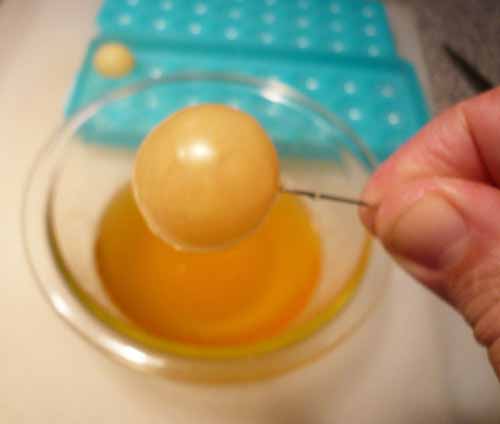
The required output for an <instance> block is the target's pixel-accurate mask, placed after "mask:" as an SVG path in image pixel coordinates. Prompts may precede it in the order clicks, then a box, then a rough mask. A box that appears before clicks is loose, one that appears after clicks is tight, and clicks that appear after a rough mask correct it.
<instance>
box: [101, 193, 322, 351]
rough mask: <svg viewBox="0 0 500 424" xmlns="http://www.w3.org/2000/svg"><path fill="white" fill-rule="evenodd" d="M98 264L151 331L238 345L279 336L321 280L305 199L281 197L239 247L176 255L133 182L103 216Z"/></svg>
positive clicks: (117, 296) (128, 309) (122, 304)
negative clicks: (153, 227) (140, 204)
mask: <svg viewBox="0 0 500 424" xmlns="http://www.w3.org/2000/svg"><path fill="white" fill-rule="evenodd" d="M96 260H97V266H98V270H99V273H100V276H101V279H102V282H103V284H104V287H105V289H106V290H107V292H108V293H109V295H110V297H111V298H112V300H113V301H114V303H115V304H116V305H117V306H118V307H119V308H120V310H121V311H122V312H123V313H124V315H126V316H127V317H128V318H129V319H131V320H132V321H133V322H135V323H136V324H137V325H139V326H140V327H142V328H143V329H145V330H146V331H148V332H150V333H152V334H154V335H156V336H159V337H162V338H165V339H168V340H171V341H178V342H186V343H194V344H198V345H204V346H232V345H241V344H247V343H252V342H257V341H262V340H265V339H268V338H270V337H272V336H275V335H278V334H279V333H280V332H282V331H283V330H285V329H286V328H287V327H288V326H289V324H290V322H291V321H293V319H294V318H296V317H297V316H298V315H299V314H300V312H301V311H302V310H303V308H304V306H305V305H306V304H307V303H308V301H309V299H310V297H311V294H312V292H313V291H314V289H315V287H316V285H317V283H318V278H319V273H320V266H321V244H320V238H319V235H318V234H317V232H316V230H315V229H314V227H313V225H312V223H311V217H310V214H309V211H308V209H307V208H306V206H305V205H304V203H303V202H302V201H301V199H300V198H297V197H295V196H291V195H286V194H285V195H280V197H279V198H278V200H277V201H276V203H275V204H274V206H273V208H272V210H271V211H270V213H269V215H268V217H267V218H266V220H265V222H264V223H263V224H262V225H261V226H260V227H259V228H258V229H257V231H256V232H255V233H253V234H252V235H251V236H250V237H248V238H245V239H244V240H242V241H241V242H239V243H238V244H236V245H235V246H232V247H230V248H228V249H225V250H221V251H215V252H201V253H200V252H195V253H193V252H182V251H177V250H175V249H173V248H172V247H170V246H168V245H167V244H165V243H164V242H163V241H161V240H160V239H158V238H157V237H156V236H154V235H153V234H152V233H151V232H150V231H149V229H148V228H147V226H146V224H145V222H144V221H143V219H142V216H141V215H140V213H139V211H138V209H137V206H136V204H135V201H134V199H133V196H132V194H131V191H130V189H129V187H127V188H125V189H123V190H121V191H119V192H118V193H117V194H116V195H115V196H114V198H113V199H112V201H111V202H110V204H109V206H108V208H107V209H106V211H105V212H104V214H103V217H102V221H101V225H100V229H99V234H98V238H97V243H96Z"/></svg>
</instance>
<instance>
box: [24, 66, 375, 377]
mask: <svg viewBox="0 0 500 424" xmlns="http://www.w3.org/2000/svg"><path fill="white" fill-rule="evenodd" d="M200 81H202V82H203V81H204V82H214V81H215V82H222V83H224V82H226V83H231V84H237V85H243V86H251V87H253V88H257V89H259V91H260V95H262V96H263V97H264V98H266V99H267V100H271V101H276V96H278V97H281V98H284V99H288V100H291V101H293V102H296V103H298V104H300V105H301V106H304V107H306V108H307V109H309V110H310V111H312V112H314V113H315V114H318V115H319V116H321V117H322V118H323V119H325V120H326V121H327V122H329V123H331V124H332V125H333V126H335V127H336V128H337V129H339V131H341V132H342V133H344V134H345V135H347V137H348V139H349V140H350V141H352V142H353V143H354V144H355V146H356V148H357V149H359V151H360V152H361V154H362V155H363V156H364V158H365V159H366V161H367V164H368V166H369V167H371V168H372V169H373V168H375V167H376V165H377V160H376V159H375V157H374V155H373V154H372V152H371V151H370V150H369V148H368V147H366V145H365V144H364V143H363V141H362V139H361V138H360V137H359V136H358V135H357V134H356V133H355V132H354V131H353V130H352V129H351V128H350V127H349V126H348V125H347V124H346V123H345V122H344V121H343V120H342V119H340V118H339V117H337V115H335V114H334V113H332V112H330V111H328V110H327V109H325V108H324V107H323V106H321V105H319V104H318V103H317V102H316V101H314V100H312V99H310V98H309V97H307V96H306V95H304V94H302V93H301V92H299V91H298V90H296V89H294V88H292V87H290V86H288V85H286V84H284V83H282V82H279V81H276V80H274V79H261V78H256V77H251V76H246V75H242V74H237V73H228V72H205V71H189V72H179V73H175V74H170V75H166V76H162V77H160V78H148V79H145V80H141V81H138V82H135V83H131V84H128V85H126V86H124V87H121V88H118V89H116V90H113V91H111V92H109V93H107V94H105V95H103V96H102V97H100V98H98V99H96V100H94V101H92V102H91V103H89V104H88V105H86V106H84V107H82V108H81V109H80V110H78V111H76V112H75V114H74V115H72V116H71V117H70V118H69V119H68V120H66V121H65V122H63V123H62V124H61V125H60V126H59V127H58V128H57V129H56V130H55V131H54V132H53V134H52V135H51V136H50V137H49V139H48V140H47V141H46V142H45V143H44V144H43V145H42V147H41V148H40V149H39V151H38V153H37V154H36V156H35V159H34V161H33V162H32V165H31V168H30V171H29V174H28V177H27V179H26V182H25V187H24V190H23V200H22V209H21V214H22V216H21V225H22V228H21V233H22V240H23V247H24V251H25V256H26V258H27V262H28V265H29V268H30V270H31V274H32V275H33V277H34V278H35V280H36V281H37V285H38V287H39V289H40V290H41V292H42V294H43V295H44V297H46V299H47V300H48V302H49V304H50V305H51V306H52V308H53V309H54V310H55V311H56V313H57V314H58V315H60V316H62V318H63V321H65V322H66V323H67V324H69V325H70V327H72V328H73V329H74V330H76V332H77V333H79V334H80V335H81V336H83V337H84V338H85V339H87V341H89V342H90V344H92V345H94V346H95V347H97V348H99V349H100V350H101V351H104V352H105V353H107V354H108V355H110V356H112V357H114V358H115V359H118V360H119V361H121V362H123V363H126V364H127V365H129V366H132V367H133V368H138V369H141V370H146V371H156V372H158V370H160V371H161V370H163V369H165V368H166V364H165V361H164V359H165V358H166V357H168V359H169V360H171V359H172V358H173V359H174V360H179V361H188V362H189V361H192V360H193V359H194V360H201V361H202V362H203V363H204V364H210V363H213V362H217V361H220V362H225V361H228V360H230V361H240V360H241V359H242V357H234V358H233V357H231V356H229V357H225V356H221V357H215V358H206V357H197V356H194V357H184V356H180V355H177V354H176V353H175V352H174V353H172V352H168V351H167V352H165V351H155V350H152V349H150V348H148V347H144V346H140V347H139V348H138V347H136V346H137V340H132V343H134V344H135V345H134V346H130V342H131V340H130V339H129V338H128V337H126V336H124V334H123V333H121V332H118V330H117V329H116V328H112V327H111V326H110V325H109V323H108V322H106V321H103V320H102V319H99V318H98V317H97V316H96V314H95V311H92V309H91V308H89V307H88V305H84V304H83V303H84V302H82V299H77V296H76V294H75V292H74V290H73V289H71V288H70V287H69V285H70V284H68V279H70V278H71V276H68V275H66V270H65V266H64V262H63V263H62V265H61V262H60V258H58V257H57V248H56V249H55V248H54V245H53V242H54V241H53V240H50V237H49V241H48V246H49V249H50V252H51V255H52V259H53V260H54V262H55V266H56V267H57V268H58V269H59V272H60V273H62V274H63V279H64V280H65V281H66V284H67V285H68V287H66V289H69V290H67V291H66V293H65V296H61V295H60V293H56V294H57V296H54V294H55V293H54V292H53V291H51V290H50V288H48V287H47V285H46V283H45V282H44V281H43V278H42V277H40V275H39V272H38V271H39V270H38V267H37V265H36V261H35V259H34V256H33V252H32V249H31V246H30V240H29V238H30V237H29V235H28V230H27V227H28V225H27V221H28V220H29V211H30V207H29V204H30V195H31V192H32V191H33V183H34V180H35V179H36V176H37V170H38V169H39V167H40V166H41V164H42V163H43V162H44V160H45V159H46V158H47V157H48V156H50V153H51V151H52V149H53V148H54V147H55V146H57V144H58V143H59V142H61V141H63V140H64V137H65V134H73V133H74V132H75V131H76V130H77V129H78V128H80V126H81V125H82V124H83V123H84V122H86V120H87V119H89V118H90V117H91V116H93V115H94V114H95V113H96V111H98V110H99V109H100V108H101V107H103V106H105V105H106V104H108V103H111V102H113V101H116V100H119V99H121V98H124V97H127V96H129V95H131V94H134V93H137V92H140V91H143V90H147V89H148V88H151V87H153V86H157V85H162V84H164V85H167V84H175V83H190V82H200ZM269 97H272V98H269ZM51 197H52V193H49V194H48V198H47V204H46V206H50V199H51ZM45 214H46V217H45V218H46V223H49V218H48V215H49V212H48V210H46V211H45ZM368 256H369V255H368ZM363 272H364V271H363ZM70 293H71V294H70ZM68 295H69V296H73V299H72V301H71V305H68V303H67V301H68V299H67V296H68ZM63 300H64V302H63ZM74 301H77V302H78V303H79V305H80V308H79V309H80V310H84V311H85V312H86V314H87V315H88V316H87V317H85V319H81V318H82V317H80V316H78V317H76V318H75V314H71V313H68V311H67V310H68V308H69V307H70V306H71V307H72V308H74V307H75V306H76V305H75V302H74ZM343 306H345V305H342V307H343ZM373 306H374V305H373ZM371 309H373V308H371ZM368 312H369V311H367V313H368ZM334 315H335V314H334ZM365 318H366V317H361V318H360V319H359V321H360V322H359V323H358V324H359V325H361V323H362V322H363V321H364V319H365ZM330 320H331V317H330V318H328V319H326V320H324V322H323V323H322V324H321V325H319V326H318V327H317V328H315V329H314V330H313V331H311V332H310V333H308V336H310V335H313V334H316V333H318V332H319V330H321V329H322V328H323V327H324V326H325V324H327V323H328V322H329V321H330ZM99 326H100V327H101V328H100V329H98V330H99V331H98V333H97V336H96V335H95V334H94V337H92V335H91V334H93V333H92V332H93V331H94V332H95V331H96V330H97V327H99ZM102 327H106V328H102ZM353 328H354V326H353ZM351 333H352V332H351ZM348 335H349V334H347V336H348ZM308 336H305V337H302V338H298V339H297V340H294V341H293V342H291V343H288V344H286V345H284V346H282V347H280V348H278V349H273V350H271V351H270V352H261V353H258V354H257V355H259V354H260V355H268V354H269V353H275V352H279V350H281V349H286V348H287V347H290V344H292V345H294V344H297V343H300V342H301V341H303V339H304V338H306V337H308ZM336 344H337V343H336V342H333V343H331V346H330V347H329V348H328V349H324V352H323V353H326V352H327V351H329V350H331V349H332V348H333V347H334V346H335V345H336ZM317 356H318V357H319V356H321V354H319V355H317ZM312 360H314V358H313V359H312ZM307 362H309V361H307ZM302 364H303V362H302V363H298V364H297V365H296V366H294V367H293V368H295V367H299V366H300V365H302ZM285 371H287V369H283V371H282V372H285ZM170 374H171V375H173V374H172V373H170ZM270 375H271V373H270ZM174 377H175V375H174ZM245 379H247V378H245Z"/></svg>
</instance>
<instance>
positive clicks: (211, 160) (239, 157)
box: [132, 104, 279, 250]
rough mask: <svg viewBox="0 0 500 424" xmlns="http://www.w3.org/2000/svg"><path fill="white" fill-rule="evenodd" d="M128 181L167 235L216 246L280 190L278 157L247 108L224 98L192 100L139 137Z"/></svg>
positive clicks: (245, 226) (250, 225) (250, 224)
mask: <svg viewBox="0 0 500 424" xmlns="http://www.w3.org/2000/svg"><path fill="white" fill-rule="evenodd" d="M132 187H133V189H134V195H135V198H136V201H137V204H138V206H139V209H140V210H141V213H142V215H143V216H144V218H145V220H146V223H147V224H148V226H149V228H150V229H151V230H152V231H153V233H155V234H156V235H157V236H159V237H160V238H161V239H163V240H164V241H165V242H167V243H169V244H171V245H173V246H175V247H177V248H179V249H184V250H209V249H215V248H220V247H223V246H226V245H228V244H231V243H232V242H235V241H236V240H238V239H240V238H241V237H243V236H245V235H247V234H248V233H250V232H251V231H252V230H254V229H255V228H256V227H257V226H258V225H259V224H260V223H261V222H262V220H263V218H264V217H265V215H266V214H267V212H268V211H269V209H270V207H271V206H272V204H273V201H274V199H275V197H276V193H277V192H278V188H279V165H278V158H277V154H276V151H275V148H274V146H273V144H272V142H271V140H270V138H269V137H268V135H267V134H266V132H265V131H264V129H263V128H262V127H261V126H260V124H259V123H258V122H257V121H256V120H255V119H254V118H252V117H251V116H250V115H248V114H246V113H244V112H241V111H239V110H237V109H234V108H231V107H228V106H224V105H217V104H204V105H198V106H192V107H188V108H185V109H183V110H181V111H179V112H177V113H175V114H174V115H172V116H170V117H169V118H168V119H166V120H165V121H163V122H162V123H160V124H159V125H158V126H157V127H156V128H154V129H153V130H152V131H151V132H150V133H149V135H148V136H147V137H146V138H145V140H144V142H143V143H142V145H141V147H140V148H139V151H138V153H137V156H136V159H135V166H134V172H133V177H132Z"/></svg>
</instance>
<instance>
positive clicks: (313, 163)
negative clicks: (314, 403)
mask: <svg viewBox="0 0 500 424" xmlns="http://www.w3.org/2000/svg"><path fill="white" fill-rule="evenodd" d="M165 99H166V100H165ZM162 101H166V102H164V103H163V104H162ZM197 102H199V103H215V102H216V103H228V104H231V105H233V106H236V107H240V108H241V109H243V110H246V111H247V112H249V113H251V114H252V115H254V116H255V117H256V118H257V119H259V121H260V122H261V123H262V125H263V126H264V127H265V128H266V130H267V131H268V133H269V134H270V136H271V138H272V139H273V142H274V143H275V144H276V146H277V148H278V151H279V158H280V165H281V170H282V180H283V181H282V182H283V185H284V186H285V187H286V188H292V189H299V190H313V191H322V192H327V193H335V194H340V195H345V196H350V197H358V196H359V194H360V192H361V190H362V187H363V185H364V183H365V181H366V179H367V176H368V175H369V173H370V171H371V169H372V168H373V167H374V165H375V161H374V159H373V157H372V155H371V154H370V152H369V151H368V150H367V148H366V147H364V145H363V143H362V142H361V140H360V139H359V137H357V136H356V134H355V133H354V132H353V131H352V130H351V129H350V128H349V127H348V126H347V125H346V124H345V123H343V122H342V121H341V120H339V119H338V118H337V117H336V116H334V115H333V114H332V113H330V112H328V111H327V110H325V109H323V108H322V107H321V106H319V105H318V104H316V103H315V102H314V101H312V100H310V99H308V98H306V97H305V96H303V95H302V94H300V93H299V92H297V91H295V90H294V89H292V88H290V87H288V86H285V85H283V84H281V83H278V82H276V81H273V80H258V79H254V78H249V77H244V76H239V75H234V74H224V73H198V72H197V73H182V74H176V75H171V76H168V77H165V78H161V79H157V80H148V81H144V82H140V83H136V84H134V85H130V86H127V87H124V88H122V89H119V90H117V91H115V92H113V93H111V94H109V95H106V96H104V97H103V98H100V99H98V100H96V101H95V102H94V103H92V104H90V105H89V106H87V107H85V108H83V109H82V110H81V111H80V112H78V113H77V114H75V115H74V116H73V117H72V118H71V119H69V120H68V121H67V122H65V123H64V125H63V126H62V127H61V128H59V129H58V130H57V131H56V133H55V134H54V136H53V137H52V138H51V139H50V140H49V142H48V143H47V144H46V145H45V146H44V148H43V149H42V151H41V152H40V153H39V155H38V157H37V159H36V161H35V163H34V165H33V168H32V172H31V174H30V177H29V181H28V186H27V190H26V193H25V199H24V207H23V233H24V234H23V235H24V243H25V249H26V254H27V258H28V263H29V265H30V267H31V269H32V271H33V274H34V276H35V278H36V280H37V281H38V283H39V286H40V287H41V289H42V291H43V293H44V294H45V295H46V296H47V298H48V300H49V302H50V304H51V305H52V306H53V307H54V309H55V310H56V312H57V313H58V314H59V315H60V316H61V317H62V318H63V319H64V320H65V321H66V322H67V323H68V324H69V325H70V326H71V327H72V328H74V329H75V330H77V332H78V333H79V334H80V335H82V336H83V337H84V338H85V339H86V340H88V341H89V342H90V343H92V344H93V345H94V346H96V347H98V348H99V349H100V350H101V351H103V352H104V353H106V354H107V355H109V356H111V357H112V358H114V359H115V360H117V361H120V362H122V363H125V364H127V365H129V366H131V367H133V368H136V369H140V370H143V371H149V372H154V373H157V374H161V375H163V376H167V377H169V378H177V379H185V380H194V381H205V382H206V381H220V382H221V381H235V380H248V379H259V378H264V377H268V376H273V375H276V374H280V373H282V372H285V371H287V370H290V369H293V368H296V367H299V366H301V365H304V364H306V363H308V362H311V361H314V360H316V359H317V358H319V357H320V356H321V355H322V354H324V353H326V352H328V351H330V350H332V349H333V348H334V347H336V346H338V345H339V344H341V343H343V342H344V341H345V340H346V339H347V338H348V336H350V335H351V334H352V333H353V332H354V331H355V330H356V328H358V327H359V326H360V324H361V323H362V322H363V321H364V320H365V319H367V317H368V316H369V312H370V311H371V310H372V309H373V307H374V305H375V304H376V302H377V300H378V299H380V297H381V294H382V292H383V290H384V287H385V286H386V281H387V278H386V273H387V269H388V262H387V258H386V256H385V255H384V254H383V252H382V250H381V248H380V246H379V245H378V244H377V243H376V242H374V241H373V240H371V239H370V237H369V236H368V234H367V233H366V232H365V230H364V229H363V228H362V226H361V224H360V222H359V220H358V217H357V211H356V209H355V208H354V207H353V206H349V205H345V204H340V203H333V202H327V201H322V200H314V199H305V201H306V202H307V205H308V207H309V209H310V210H311V211H312V214H313V217H314V223H315V225H316V226H317V230H318V231H319V233H320V235H321V239H322V250H323V253H322V255H323V262H322V263H323V264H324V265H323V269H322V271H321V278H320V281H319V283H318V286H317V289H316V290H315V293H314V294H313V297H312V299H311V301H310V302H309V304H308V305H307V307H306V309H305V310H304V311H303V312H302V313H301V314H300V316H299V317H298V318H297V319H296V320H295V321H294V322H293V323H292V324H291V325H290V327H289V328H288V329H287V330H286V331H285V332H283V333H281V334H279V335H277V336H275V337H274V338H272V339H269V340H265V341H263V342H257V343H255V344H252V345H248V346H237V347H231V346H226V347H202V348H200V347H199V346H194V345H189V344H183V343H179V342H174V341H168V340H164V339H161V338H158V337H155V336H154V335H151V334H149V333H147V332H146V331H144V330H143V329H141V328H140V327H138V326H137V325H135V324H134V323H132V322H130V321H129V320H128V319H127V318H126V317H124V316H123V314H122V313H121V312H120V311H119V310H118V308H117V307H116V306H115V305H114V304H113V303H112V301H111V300H110V299H109V297H108V296H107V295H106V292H105V291H104V290H103V288H102V284H101V282H100V277H99V275H98V272H97V270H96V264H95V258H94V243H95V237H96V230H97V228H98V224H99V220H100V217H101V214H102V213H103V210H104V208H105V207H106V205H107V203H108V201H109V200H110V199H111V197H112V195H113V194H114V193H115V192H116V191H117V190H118V189H119V188H121V187H123V186H124V185H125V184H126V183H127V182H128V181H129V178H130V169H131V164H132V162H133V157H134V150H135V148H136V147H137V145H138V143H139V141H140V140H141V138H142V137H143V136H144V135H145V133H146V132H147V131H149V130H150V129H151V127H152V126H153V125H155V124H156V123H157V122H158V120H159V117H164V116H166V115H168V114H169V113H170V112H173V111H174V110H177V109H179V108H181V107H184V106H186V105H189V104H194V103H197ZM148 110H149V111H150V112H148ZM207 278H208V277H207Z"/></svg>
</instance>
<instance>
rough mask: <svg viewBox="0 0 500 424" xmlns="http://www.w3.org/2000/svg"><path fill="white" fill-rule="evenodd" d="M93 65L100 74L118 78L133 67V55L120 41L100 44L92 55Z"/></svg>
mask: <svg viewBox="0 0 500 424" xmlns="http://www.w3.org/2000/svg"><path fill="white" fill-rule="evenodd" d="M94 67H95V69H96V70H97V72H99V73H100V74H102V75H104V76H106V77H110V78H119V77H122V76H124V75H127V74H128V73H129V72H130V71H132V69H133V68H134V56H133V55H132V53H131V52H130V50H129V49H128V48H127V47H126V46H124V45H123V44H120V43H106V44H103V45H101V46H100V47H99V48H98V49H97V51H96V53H95V55H94Z"/></svg>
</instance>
